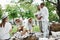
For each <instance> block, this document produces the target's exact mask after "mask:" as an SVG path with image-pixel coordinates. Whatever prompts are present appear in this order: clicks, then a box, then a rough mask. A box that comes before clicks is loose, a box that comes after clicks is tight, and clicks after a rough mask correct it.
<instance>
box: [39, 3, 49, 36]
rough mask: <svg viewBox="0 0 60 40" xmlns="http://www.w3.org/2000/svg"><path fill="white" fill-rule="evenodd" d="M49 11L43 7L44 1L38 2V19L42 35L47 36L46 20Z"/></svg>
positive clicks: (47, 20)
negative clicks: (40, 23)
mask: <svg viewBox="0 0 60 40" xmlns="http://www.w3.org/2000/svg"><path fill="white" fill-rule="evenodd" d="M48 17H49V12H48V9H47V7H45V5H44V3H41V4H40V17H39V19H40V21H41V22H42V31H43V37H47V36H48V35H49V30H48V24H49V23H48V22H49V19H48Z"/></svg>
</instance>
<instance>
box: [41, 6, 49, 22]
mask: <svg viewBox="0 0 60 40" xmlns="http://www.w3.org/2000/svg"><path fill="white" fill-rule="evenodd" d="M40 16H42V18H41V21H49V19H48V17H49V12H48V9H47V7H45V6H44V7H43V8H41V10H40Z"/></svg>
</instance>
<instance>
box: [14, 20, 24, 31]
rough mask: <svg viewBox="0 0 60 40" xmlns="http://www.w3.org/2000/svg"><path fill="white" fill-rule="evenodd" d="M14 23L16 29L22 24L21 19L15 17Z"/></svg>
mask: <svg viewBox="0 0 60 40" xmlns="http://www.w3.org/2000/svg"><path fill="white" fill-rule="evenodd" d="M15 24H16V26H17V30H18V29H19V28H21V27H22V26H23V25H22V20H20V19H16V20H15Z"/></svg>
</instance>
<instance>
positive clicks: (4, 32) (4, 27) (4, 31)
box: [0, 14, 12, 40]
mask: <svg viewBox="0 0 60 40" xmlns="http://www.w3.org/2000/svg"><path fill="white" fill-rule="evenodd" d="M11 31H12V25H11V24H10V23H9V22H8V15H6V14H3V15H2V22H1V24H0V40H9V38H10V34H9V32H11Z"/></svg>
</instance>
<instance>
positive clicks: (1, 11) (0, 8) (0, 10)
mask: <svg viewBox="0 0 60 40" xmlns="http://www.w3.org/2000/svg"><path fill="white" fill-rule="evenodd" d="M2 14H3V10H2V7H1V5H0V19H1V17H2Z"/></svg>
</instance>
